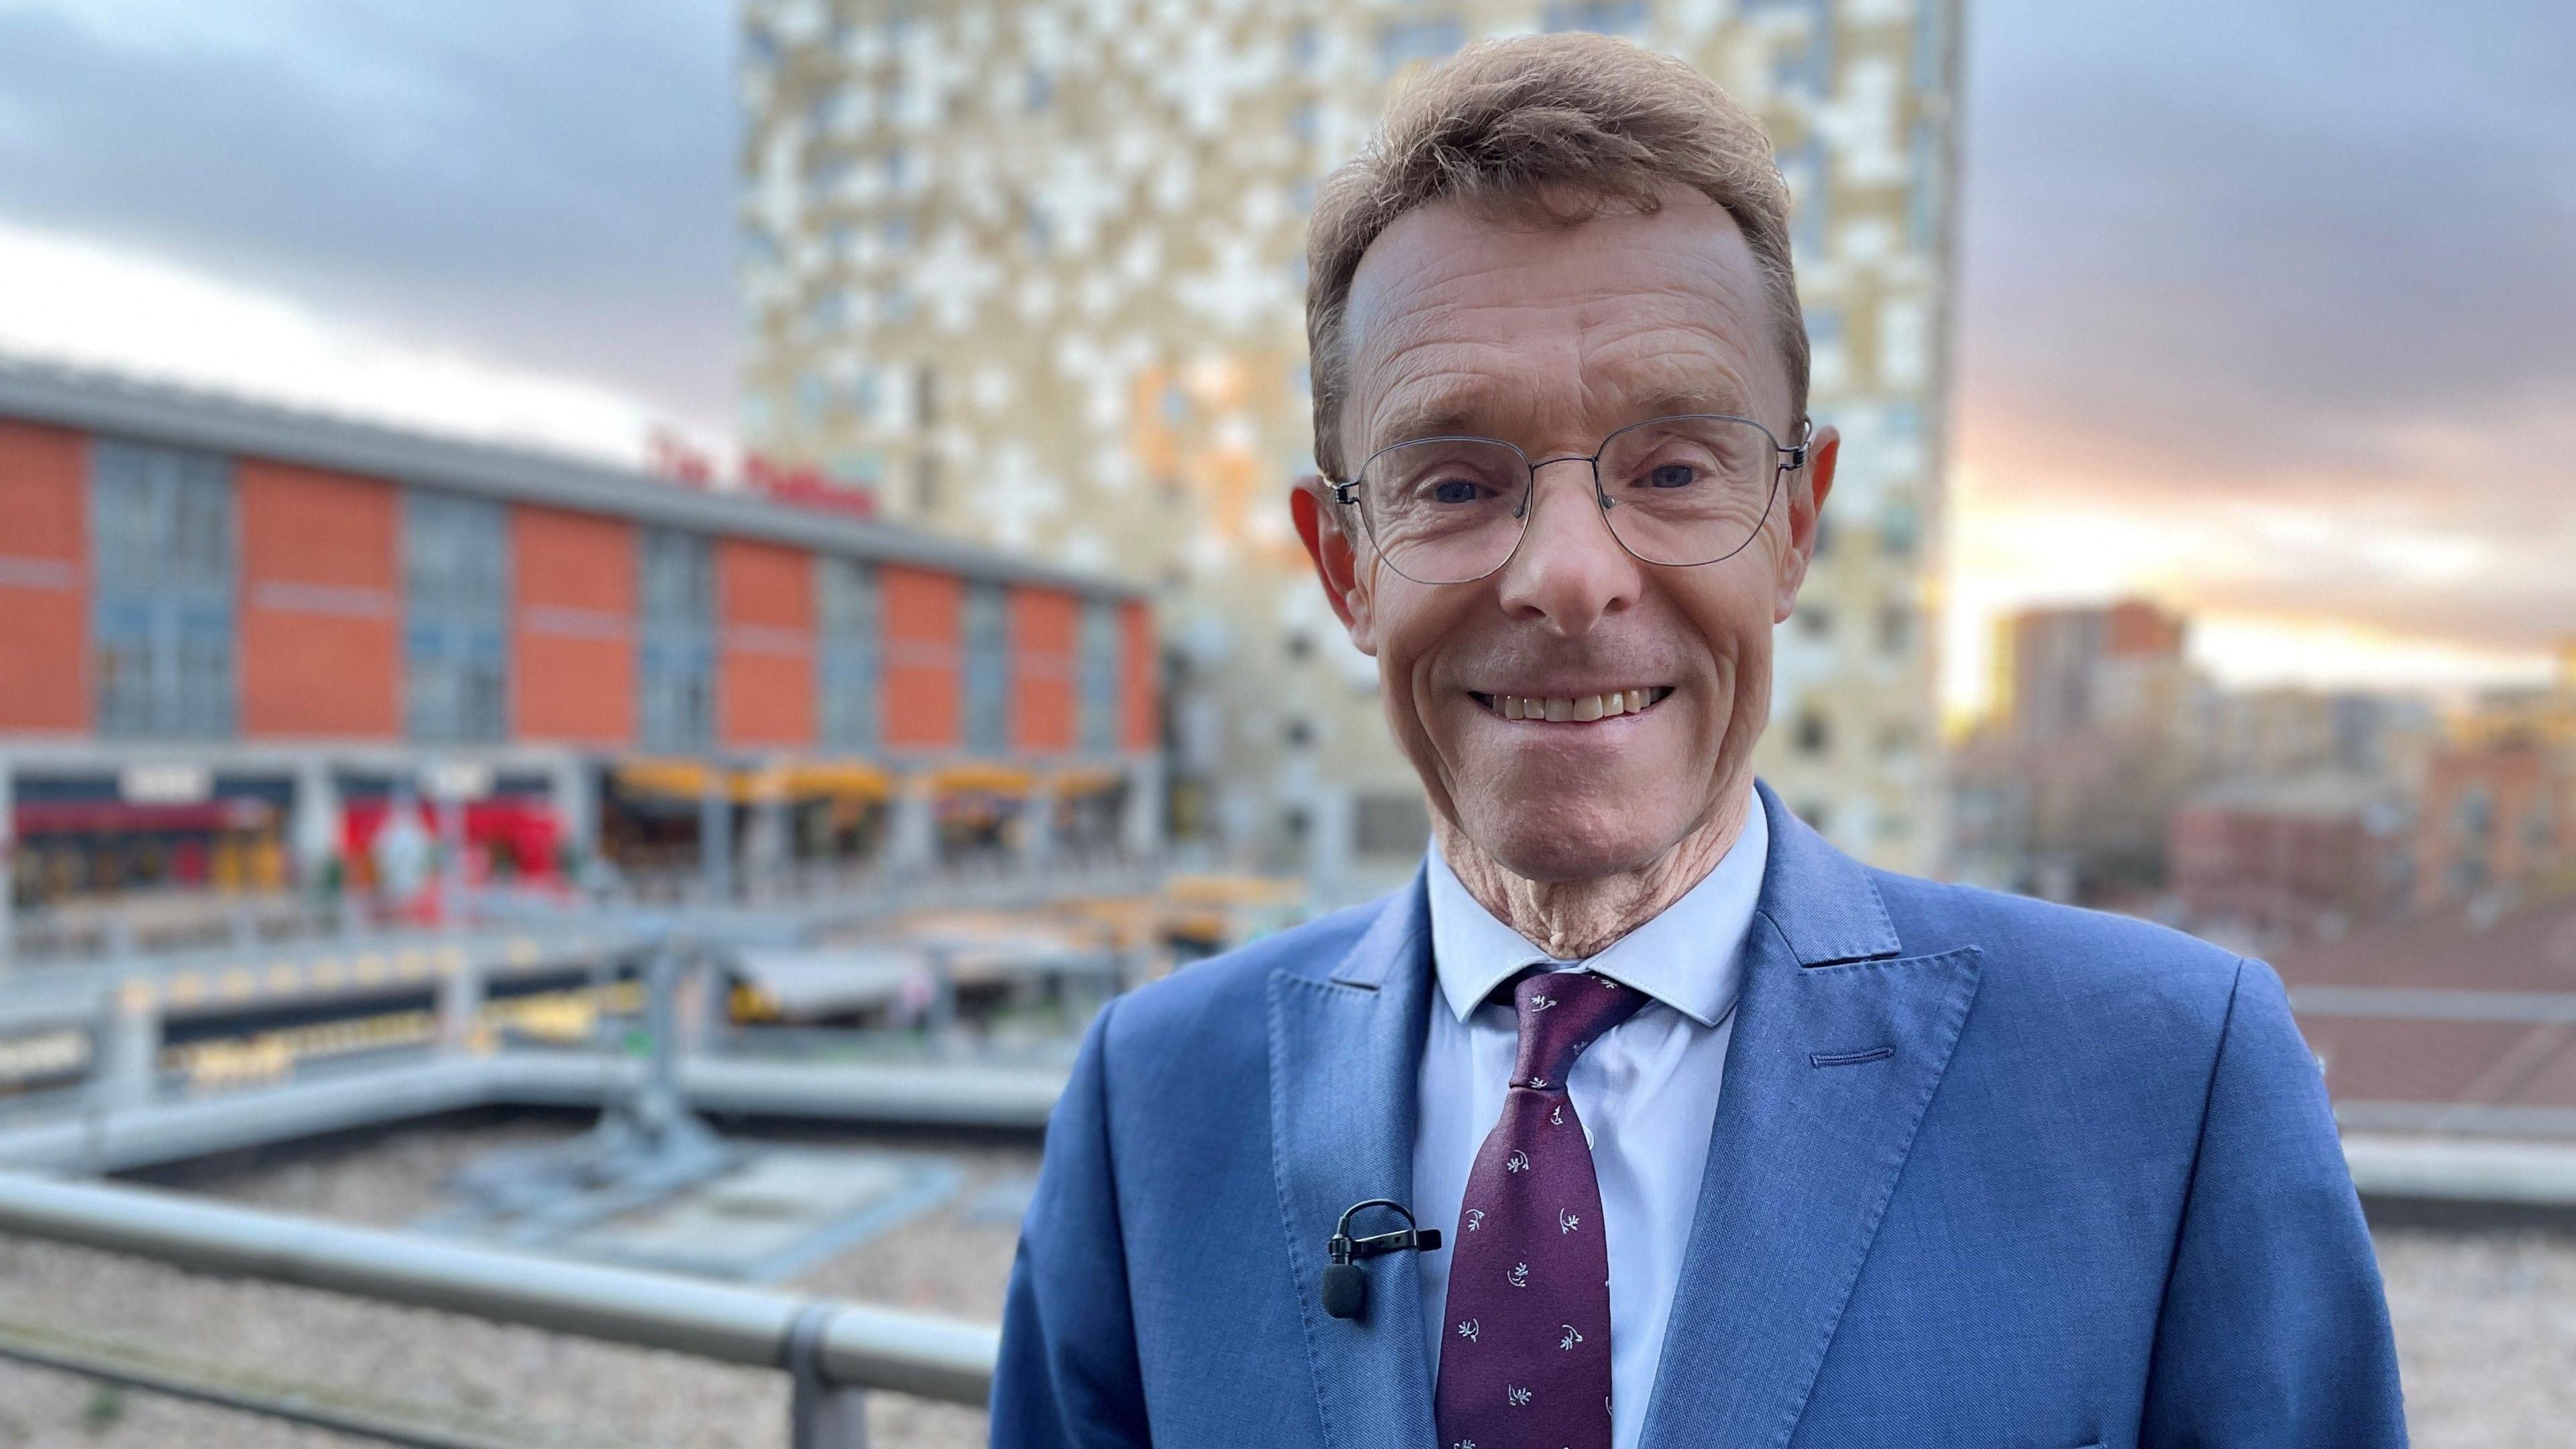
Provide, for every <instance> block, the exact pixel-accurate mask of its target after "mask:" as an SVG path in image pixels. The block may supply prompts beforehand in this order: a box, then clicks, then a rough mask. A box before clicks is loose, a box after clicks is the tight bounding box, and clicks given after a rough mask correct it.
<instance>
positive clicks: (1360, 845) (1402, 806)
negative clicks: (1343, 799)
mask: <svg viewBox="0 0 2576 1449" xmlns="http://www.w3.org/2000/svg"><path fill="white" fill-rule="evenodd" d="M1357 816H1358V818H1357V819H1356V820H1354V821H1353V822H1352V824H1353V830H1352V841H1351V844H1352V846H1353V847H1354V848H1355V849H1356V850H1357V851H1358V852H1359V853H1360V854H1361V855H1419V854H1421V853H1422V849H1423V847H1424V846H1425V845H1426V844H1428V843H1429V842H1430V839H1431V810H1430V807H1428V806H1426V805H1424V804H1423V803H1422V797H1421V796H1419V795H1362V796H1361V797H1360V798H1359V808H1358V811H1357Z"/></svg>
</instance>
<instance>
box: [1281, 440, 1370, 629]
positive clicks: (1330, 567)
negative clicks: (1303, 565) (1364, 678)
mask: <svg viewBox="0 0 2576 1449" xmlns="http://www.w3.org/2000/svg"><path fill="white" fill-rule="evenodd" d="M1349 512H1350V510H1349V509H1348V508H1347V507H1346V506H1345V505H1343V504H1339V503H1336V502H1334V501H1333V499H1332V493H1331V485H1329V484H1327V483H1325V482H1324V480H1323V479H1321V478H1316V477H1311V476H1309V477H1305V478H1300V479H1298V480H1297V483H1296V486H1294V487H1292V488H1290V489H1289V490H1288V513H1289V516H1290V517H1292V518H1294V519H1295V520H1296V521H1297V537H1299V538H1300V539H1303V540H1304V541H1305V544H1306V556H1307V557H1308V558H1310V559H1313V560H1314V561H1315V578H1316V580H1317V581H1318V582H1320V583H1322V584H1323V586H1324V599H1325V601H1326V602H1328V603H1330V604H1331V605H1332V606H1333V616H1334V617H1335V618H1337V619H1340V620H1341V621H1342V628H1343V629H1344V630H1346V631H1348V632H1349V634H1350V636H1351V643H1352V644H1353V645H1354V646H1355V647H1357V648H1358V650H1359V651H1360V652H1361V653H1362V654H1367V655H1371V656H1374V655H1375V654H1376V653H1377V626H1376V622H1375V620H1374V619H1373V618H1372V617H1371V615H1370V612H1369V595H1368V589H1367V587H1366V586H1365V585H1364V584H1362V583H1361V577H1362V572H1361V569H1360V557H1359V549H1358V548H1357V546H1355V545H1354V544H1353V542H1352V540H1351V536H1350V534H1349V533H1347V532H1345V531H1344V529H1343V524H1344V523H1345V522H1346V521H1349Z"/></svg>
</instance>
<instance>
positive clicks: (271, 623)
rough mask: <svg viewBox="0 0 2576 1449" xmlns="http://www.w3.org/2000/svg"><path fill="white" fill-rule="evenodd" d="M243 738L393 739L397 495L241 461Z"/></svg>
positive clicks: (396, 713) (397, 712) (397, 672)
mask: <svg viewBox="0 0 2576 1449" xmlns="http://www.w3.org/2000/svg"><path fill="white" fill-rule="evenodd" d="M233 488H234V498H235V506H236V509H237V511H238V515H239V518H240V521H241V522H240V527H241V535H240V537H241V567H240V577H241V604H240V608H241V624H240V628H241V654H240V660H241V663H240V669H241V729H242V733H243V734H244V735H245V736H251V737H270V738H342V739H385V740H389V739H394V738H397V737H398V736H399V735H400V734H401V724H400V720H401V716H402V678H401V662H402V651H401V649H400V648H399V647H398V646H399V636H398V633H397V625H396V620H397V618H398V617H399V615H400V612H401V610H400V593H399V591H400V587H401V582H400V577H399V573H400V570H399V565H398V563H397V561H396V548H397V544H396V539H395V531H394V518H395V506H396V503H397V501H398V499H397V496H396V493H395V490H394V487H393V485H391V484H389V483H383V482H379V481H377V480H375V479H372V478H358V477H351V476H349V475H347V474H342V473H331V472H325V471H322V470H319V469H314V468H303V467H297V466H295V465H293V464H285V463H273V462H268V461H266V460H262V459H255V458H252V459H242V460H240V461H239V462H237V463H236V464H235V467H234V472H233Z"/></svg>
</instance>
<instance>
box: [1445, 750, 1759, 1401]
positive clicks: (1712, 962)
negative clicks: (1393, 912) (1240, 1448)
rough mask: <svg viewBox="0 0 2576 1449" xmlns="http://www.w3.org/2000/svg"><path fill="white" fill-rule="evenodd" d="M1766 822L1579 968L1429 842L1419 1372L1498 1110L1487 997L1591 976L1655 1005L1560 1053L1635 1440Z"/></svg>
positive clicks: (1751, 819)
mask: <svg viewBox="0 0 2576 1449" xmlns="http://www.w3.org/2000/svg"><path fill="white" fill-rule="evenodd" d="M1769 831H1770V827H1769V824H1768V822H1766V821H1765V820H1764V818H1763V810H1762V805H1761V802H1760V801H1758V800H1757V801H1754V802H1752V804H1751V806H1750V808H1749V809H1748V810H1747V811H1746V812H1745V817H1744V830H1743V833H1742V834H1741V835H1739V836H1737V837H1736V841H1735V844H1734V845H1733V846H1731V847H1729V848H1728V850H1727V853H1726V855H1725V857H1724V858H1723V859H1721V860H1719V861H1718V863H1717V868H1716V869H1714V870H1712V871H1710V872H1709V873H1708V876H1707V878H1706V879H1704V880H1702V881H1701V882H1700V883H1699V884H1698V885H1695V886H1693V887H1691V888H1690V890H1689V891H1688V892H1687V893H1685V894H1684V895H1683V896H1682V898H1681V899H1680V900H1677V901H1675V902H1673V903H1672V904H1671V905H1669V906H1667V907H1665V908H1664V910H1663V912H1662V913H1661V914H1660V915H1657V916H1656V917H1655V918H1654V919H1652V920H1650V921H1648V922H1646V923H1645V924H1644V925H1642V926H1639V927H1638V928H1637V929H1635V930H1633V931H1631V932H1629V933H1628V934H1627V935H1625V936H1622V937H1620V938H1619V939H1618V940H1616V941H1613V942H1612V943H1610V945H1609V946H1607V947H1605V948H1604V949H1603V950H1602V951H1601V952H1600V954H1598V955H1596V956H1593V957H1591V958H1590V959H1589V960H1584V961H1571V962H1567V961H1551V960H1550V958H1549V957H1548V954H1547V953H1546V952H1545V951H1542V950H1540V949H1539V948H1538V947H1536V946H1533V945H1531V944H1530V943H1529V942H1528V941H1527V940H1525V939H1523V938H1522V937H1521V935H1520V934H1519V933H1518V932H1516V931H1514V930H1513V929H1512V928H1511V927H1509V926H1506V925H1504V924H1503V923H1502V922H1501V921H1499V920H1497V919H1495V917H1494V915H1493V913H1492V912H1490V911H1488V910H1486V909H1485V908H1484V906H1482V905H1481V904H1479V903H1478V902H1477V900H1476V898H1475V897H1474V896H1472V895H1469V894H1468V893H1467V888H1466V886H1464V885H1463V884H1461V883H1460V882H1459V880H1458V877H1457V875H1456V874H1455V873H1454V872H1452V871H1451V870H1450V869H1449V863H1448V862H1447V861H1446V860H1443V859H1442V858H1441V856H1440V851H1439V849H1438V847H1436V846H1435V847H1433V849H1432V851H1431V859H1430V864H1429V870H1428V876H1429V885H1430V896H1431V899H1430V907H1431V957H1432V963H1433V968H1434V970H1435V972H1436V973H1437V975H1438V977H1439V982H1440V990H1439V992H1438V993H1437V994H1435V995H1434V996H1433V997H1432V999H1431V1025H1430V1034H1429V1036H1428V1038H1427V1039H1426V1040H1425V1042H1424V1045H1423V1051H1422V1068H1421V1074H1420V1078H1419V1087H1420V1097H1419V1101H1420V1103H1421V1114H1420V1116H1419V1118H1418V1119H1417V1122H1416V1126H1415V1131H1414V1138H1413V1209H1414V1215H1415V1218H1416V1220H1417V1221H1419V1222H1420V1223H1421V1224H1422V1225H1423V1226H1425V1227H1437V1228H1439V1229H1440V1231H1441V1236H1442V1239H1443V1243H1444V1246H1443V1247H1442V1248H1441V1249H1440V1250H1439V1251H1438V1252H1434V1253H1417V1254H1415V1255H1414V1264H1415V1266H1416V1268H1417V1270H1418V1271H1419V1272H1420V1273H1421V1275H1422V1303H1423V1324H1422V1332H1423V1341H1424V1343H1425V1345H1426V1346H1427V1347H1428V1349H1429V1352H1430V1360H1431V1364H1432V1370H1433V1372H1434V1373H1435V1374H1436V1373H1437V1372H1438V1371H1439V1364H1440V1345H1441V1340H1442V1339H1443V1338H1444V1337H1445V1336H1446V1330H1447V1328H1448V1324H1447V1323H1446V1321H1445V1318H1446V1312H1445V1308H1446V1305H1447V1303H1448V1300H1449V1248H1448V1247H1447V1246H1446V1244H1448V1243H1454V1242H1455V1241H1456V1240H1457V1234H1458V1212H1459V1208H1460V1205H1461V1204H1462V1202H1463V1201H1464V1200H1465V1198H1466V1195H1467V1174H1468V1171H1469V1169H1471V1168H1472V1167H1473V1166H1474V1165H1475V1160H1476V1150H1477V1149H1478V1148H1479V1147H1481V1146H1483V1145H1484V1141H1485V1137H1486V1135H1487V1134H1488V1133H1490V1132H1492V1131H1493V1128H1494V1123H1495V1122H1496V1120H1498V1119H1499V1118H1500V1117H1501V1116H1502V1112H1503V1095H1504V1091H1505V1087H1504V1083H1505V1081H1506V1080H1507V1079H1508V1078H1509V1077H1510V1076H1511V1071H1512V1059H1513V1055H1514V1053H1515V1051H1516V1049H1517V1048H1518V1046H1519V1042H1520V1033H1519V1025H1518V1022H1517V1020H1516V1019H1515V1017H1514V1016H1513V1013H1512V1010H1511V1008H1510V1007H1508V1006H1502V1005H1488V1004H1485V997H1486V996H1487V994H1489V993H1490V992H1492V990H1493V989H1494V987H1495V986H1497V985H1499V984H1500V983H1501V982H1502V981H1503V980H1504V979H1505V978H1506V977H1509V976H1510V975H1512V974H1513V973H1514V972H1516V971H1519V970H1520V969H1521V968H1523V967H1525V966H1531V965H1538V964H1546V965H1550V966H1552V967H1555V968H1557V969H1562V970H1571V969H1573V968H1574V967H1577V966H1580V967H1583V968H1585V969H1588V970H1592V971H1598V972H1600V973H1601V974H1602V975H1604V976H1608V977H1611V978H1612V979H1614V980H1617V981H1619V982H1621V983H1623V984H1625V985H1628V986H1633V987H1635V988H1636V989H1638V990H1639V991H1642V992H1644V993H1646V994H1647V995H1648V996H1651V997H1653V998H1654V1000H1653V1001H1651V1002H1649V1003H1647V1005H1646V1006H1645V1007H1644V1008H1643V1009H1642V1010H1640V1011H1639V1012H1638V1013H1637V1014H1636V1015H1635V1016H1633V1017H1631V1018H1629V1019H1628V1020H1627V1021H1626V1022H1624V1023H1622V1024H1621V1025H1620V1026H1618V1027H1617V1028H1616V1029H1614V1030H1612V1031H1611V1032H1610V1033H1609V1034H1608V1035H1606V1036H1603V1037H1602V1038H1601V1039H1600V1040H1599V1041H1596V1042H1594V1043H1593V1044H1592V1046H1591V1047H1590V1048H1589V1049H1588V1050H1586V1051H1585V1052H1584V1053H1583V1055H1582V1056H1581V1057H1579V1058H1577V1059H1576V1060H1575V1063H1574V1069H1573V1071H1572V1072H1571V1073H1570V1074H1568V1076H1567V1077H1566V1081H1565V1090H1566V1093H1567V1095H1569V1096H1570V1097H1571V1098H1572V1099H1573V1102H1574V1110H1575V1112H1576V1114H1577V1115H1578V1116H1580V1117H1581V1118H1582V1119H1583V1130H1584V1134H1585V1136H1587V1137H1588V1138H1590V1139H1591V1142H1592V1165H1593V1171H1594V1173H1595V1175H1596V1176H1597V1177H1598V1178H1599V1180H1600V1184H1601V1219H1602V1236H1603V1239H1604V1246H1605V1247H1606V1248H1607V1250H1608V1252H1609V1254H1610V1442H1611V1444H1612V1446H1613V1449H1635V1446H1636V1444H1637V1440H1638V1436H1639V1434H1640V1433H1641V1432H1642V1431H1643V1430H1644V1428H1645V1422H1646V1400H1647V1396H1648V1395H1649V1394H1650V1393H1651V1392H1652V1391H1653V1389H1654V1386H1655V1365H1656V1363H1657V1362H1658V1361H1659V1360H1660V1359H1661V1358H1662V1356H1663V1348H1664V1325H1665V1322H1666V1321H1667V1320H1668V1319H1669V1318H1670V1317H1671V1315H1672V1307H1673V1286H1674V1285H1675V1284H1676V1283H1678V1282H1679V1281H1680V1280H1681V1269H1682V1252H1683V1250H1684V1249H1685V1248H1686V1247H1688V1246H1689V1243H1690V1230H1691V1219H1692V1217H1693V1215H1694V1213H1695V1212H1696V1210H1697V1208H1698V1205H1699V1192H1700V1178H1701V1175H1702V1172H1703V1171H1704V1169H1705V1168H1706V1167H1707V1165H1708V1142H1709V1133H1710V1130H1711V1128H1712V1126H1713V1125H1714V1123H1715V1121H1716V1117H1717V1094H1718V1084H1719V1078H1720V1076H1721V1075H1722V1074H1723V1072H1724V1069H1725V1066H1726V1043H1727V1038H1728V1036H1729V1034H1730V1033H1731V1031H1732V1027H1733V1022H1734V1012H1735V997H1736V991H1737V988H1738V986H1739V985H1740V984H1741V982H1742V980H1743V963H1742V959H1741V952H1742V947H1743V944H1744V935H1745V932H1746V930H1747V929H1749V928H1750V927H1751V925H1752V922H1753V905H1754V902H1755V900H1756V899H1757V898H1759V896H1760V895H1761V892H1762V869H1763V863H1764V860H1765V857H1766V856H1767V855H1768V854H1769V850H1770V834H1769Z"/></svg>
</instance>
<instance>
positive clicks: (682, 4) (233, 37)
mask: <svg viewBox="0 0 2576 1449" xmlns="http://www.w3.org/2000/svg"><path fill="white" fill-rule="evenodd" d="M733 23H734V20H733V9H732V7H731V6H730V5H727V4H723V3H720V0H621V3H619V4H614V5H595V6H555V5H527V4H514V3H508V0H442V3H439V4H434V5H392V6H349V5H343V4H338V3H332V0H268V3H260V4H250V5H231V4H227V5H203V4H194V3H179V0H134V3H128V4H121V5H117V6H94V5H70V4H62V3H45V4H35V3H16V4H6V5H0V220H7V221H11V222H15V223H18V224H20V225H23V226H31V227H36V228H40V229H42V230H44V231H47V232H50V233H54V234H78V235H82V236H87V237H91V238H94V239H96V240H98V241H100V242H102V243H105V244H108V245H111V246H113V247H115V248H117V249H119V250H120V251H124V252H128V253H135V254H143V255H157V256H160V257H163V258H166V259H170V260H173V261H177V262H181V263H183V264H185V265H186V266H187V267H188V268H190V269H191V270H194V271H197V272H200V273H203V274H205V275H208V276H220V277H223V278H226V279H228V280H230V281H232V282H234V283H236V284H240V285H244V286H248V287H252V288H255V289H258V290H261V291H265V292H270V293H274V294H277V295H282V296H292V297H294V298H297V299H298V300H299V301H300V302H301V303H302V304H304V305H306V306H308V307H310V308H312V309H314V310H315V311H317V312H324V313H330V314H333V315H335V316H338V317H341V318H343V319H345V320H347V321H350V322H352V323H355V324H359V325H364V326H367V327H370V328H374V329H378V330H380V331H382V332H384V333H387V334H393V335H402V336H405V337H409V338H412V339H415V340H416V341H418V342H419V343H421V344H422V345H425V346H429V347H443V348H454V349H458V350H463V351H468V352H473V353H478V354H483V355H488V356H506V357H510V358H513V359H515V360H516V361H518V362H519V363H520V364H521V365H524V366H529V367H534V368H537V369H541V370H545V371H550V372H564V373H579V374H584V375H588V376H590V377H593V378H596V379H598V380H599V381H600V382H601V383H602V384H603V385H606V386H609V387H613V388H618V389H622V390H628V391H632V392H634V393H636V394H638V395H640V396H643V397H646V398H649V399H651V400H652V402H653V403H654V404H655V405H657V406H658V407H660V408H662V409H664V410H665V411H668V412H671V413H674V414H676V415H678V416H680V417H683V418H685V419H687V420H688V421H690V422H692V423H694V424H696V425H698V426H699V427H701V428H704V429H711V430H723V429H729V427H730V424H731V421H732V416H731V415H732V388H733V371H734V364H735V358H734V338H735V335H736V333H737V330H738V329H737V325H736V322H735V316H736V312H735V306H734V295H733V288H734V281H733V260H732V248H733V235H734V230H733V225H732V220H731V217H732V197H733V184H734V181H733V171H734V154H733V147H734V134H735V115H736V102H735V99H734V95H733V84H734V82H733V35H732V27H733Z"/></svg>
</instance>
